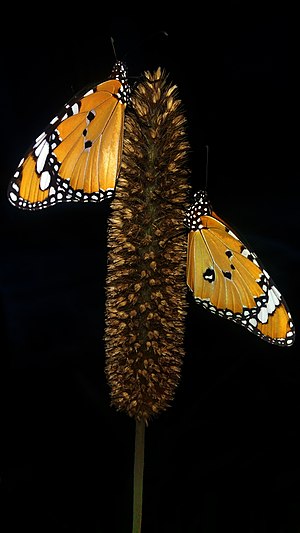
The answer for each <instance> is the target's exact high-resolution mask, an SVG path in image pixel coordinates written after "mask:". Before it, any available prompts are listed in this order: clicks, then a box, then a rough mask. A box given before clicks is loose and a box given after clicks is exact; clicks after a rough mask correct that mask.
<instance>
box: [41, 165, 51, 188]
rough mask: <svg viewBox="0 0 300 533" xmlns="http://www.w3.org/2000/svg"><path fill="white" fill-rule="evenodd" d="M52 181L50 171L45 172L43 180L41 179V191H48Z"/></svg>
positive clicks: (42, 175) (42, 176)
mask: <svg viewBox="0 0 300 533" xmlns="http://www.w3.org/2000/svg"><path fill="white" fill-rule="evenodd" d="M50 179H51V176H50V173H49V172H48V170H45V171H44V172H42V174H41V179H40V189H41V190H42V191H45V190H46V189H48V187H49V185H50Z"/></svg>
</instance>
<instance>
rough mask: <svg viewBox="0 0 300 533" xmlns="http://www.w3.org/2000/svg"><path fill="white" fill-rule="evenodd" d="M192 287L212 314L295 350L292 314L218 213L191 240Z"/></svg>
mask: <svg viewBox="0 0 300 533" xmlns="http://www.w3.org/2000/svg"><path fill="white" fill-rule="evenodd" d="M187 284H188V286H189V287H190V289H191V290H192V291H193V294H194V297H195V299H196V301H197V302H199V303H201V304H202V305H203V306H204V307H205V308H207V309H209V310H210V311H211V312H212V313H216V314H218V315H220V316H222V317H224V318H227V319H229V320H233V321H234V322H236V323H238V324H240V325H242V326H244V327H246V328H247V329H248V330H249V331H251V332H252V333H255V334H256V335H258V336H260V337H261V338H262V339H263V340H266V341H268V342H270V343H272V344H277V345H279V346H290V345H292V344H293V342H294V338H295V330H294V326H293V323H292V319H291V315H290V312H289V310H288V308H287V306H286V303H285V302H284V299H283V298H282V296H281V294H280V292H279V291H278V289H277V288H276V287H275V285H274V282H273V281H272V279H271V278H270V276H269V274H268V273H267V272H266V271H265V270H264V268H263V267H262V265H261V263H260V262H259V260H258V258H257V256H256V254H255V253H253V252H251V251H250V250H249V249H248V248H247V247H246V246H245V245H244V244H243V243H242V241H241V239H240V238H239V237H238V236H237V235H236V234H235V233H234V232H233V231H232V230H231V229H230V228H229V226H227V225H226V224H225V223H224V222H223V221H222V220H221V219H220V218H219V217H218V216H217V215H216V214H215V213H213V212H212V213H211V214H210V215H204V216H201V219H200V222H199V224H198V229H195V230H191V231H190V232H189V234H188V257H187Z"/></svg>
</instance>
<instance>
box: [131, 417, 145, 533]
mask: <svg viewBox="0 0 300 533" xmlns="http://www.w3.org/2000/svg"><path fill="white" fill-rule="evenodd" d="M144 448H145V422H144V421H143V420H142V421H138V420H136V423H135V452H134V473H133V526H132V533H141V528H142V507H143V474H144Z"/></svg>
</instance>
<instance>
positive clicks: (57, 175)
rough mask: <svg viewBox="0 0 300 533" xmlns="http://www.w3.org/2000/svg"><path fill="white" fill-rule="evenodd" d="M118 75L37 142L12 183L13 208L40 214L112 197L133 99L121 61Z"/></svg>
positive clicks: (75, 103) (68, 108)
mask: <svg viewBox="0 0 300 533" xmlns="http://www.w3.org/2000/svg"><path fill="white" fill-rule="evenodd" d="M118 73H120V74H118ZM114 74H115V75H116V79H110V80H107V81H105V82H103V83H100V84H99V85H97V86H96V87H93V88H92V89H90V90H88V91H86V92H84V93H83V94H82V95H79V96H76V97H74V98H73V99H72V100H71V101H70V102H69V103H68V104H66V105H65V106H64V108H63V110H62V112H61V113H60V114H59V115H57V116H56V117H55V118H54V119H53V120H52V121H51V122H50V125H49V126H48V128H47V130H46V131H45V132H44V133H42V134H41V135H40V136H39V137H38V138H37V139H36V141H35V143H34V144H33V146H32V147H31V149H30V150H29V151H28V153H27V155H26V157H25V158H24V159H22V160H21V162H20V164H19V166H18V169H17V171H16V173H15V175H14V177H13V179H12V180H11V182H10V184H9V188H8V198H9V200H10V202H11V203H12V204H13V205H15V206H17V207H19V208H21V209H30V210H34V209H42V208H45V207H48V206H50V205H55V204H56V203H57V202H63V201H66V202H70V201H77V202H78V201H85V202H88V201H92V202H98V201H101V200H103V199H104V198H106V197H109V196H111V195H112V193H113V190H114V188H115V182H116V178H117V176H118V173H119V169H120V163H121V154H122V146H123V129H124V113H125V108H126V104H127V102H128V100H129V86H128V85H127V83H126V78H125V70H124V67H123V65H122V64H121V63H119V64H118V65H117V68H116V66H115V68H114Z"/></svg>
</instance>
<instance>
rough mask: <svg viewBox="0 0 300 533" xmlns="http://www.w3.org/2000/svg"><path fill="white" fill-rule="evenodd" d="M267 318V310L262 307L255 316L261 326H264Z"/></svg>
mask: <svg viewBox="0 0 300 533" xmlns="http://www.w3.org/2000/svg"><path fill="white" fill-rule="evenodd" d="M268 317H269V313H268V309H267V308H266V307H262V308H261V310H260V311H259V313H258V315H257V318H258V320H259V321H260V322H261V323H262V324H266V323H267V322H268Z"/></svg>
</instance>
